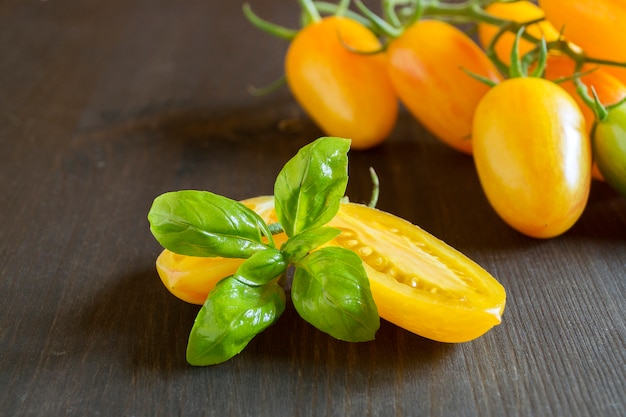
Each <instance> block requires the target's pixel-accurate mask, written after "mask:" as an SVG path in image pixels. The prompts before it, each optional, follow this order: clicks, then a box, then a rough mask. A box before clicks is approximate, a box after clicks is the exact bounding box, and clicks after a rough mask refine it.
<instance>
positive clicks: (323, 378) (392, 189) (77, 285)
mask: <svg viewBox="0 0 626 417" xmlns="http://www.w3.org/2000/svg"><path fill="white" fill-rule="evenodd" d="M252 5H253V7H254V9H255V10H256V11H257V12H258V13H259V14H261V15H262V16H264V17H266V18H268V19H271V20H274V21H276V22H279V23H283V24H285V25H290V26H295V25H296V22H297V5H296V2H295V1H291V2H284V1H282V2H281V1H277V0H255V1H254V2H253V3H252ZM285 48H286V44H285V43H284V42H283V41H281V40H277V39H272V38H270V37H269V36H266V35H264V34H261V33H260V32H258V31H257V30H256V29H254V28H252V27H251V26H250V25H249V24H248V23H247V22H246V21H245V20H244V18H243V15H242V13H241V4H240V3H239V2H237V1H215V0H214V1H200V0H182V1H164V0H123V1H122V0H108V1H104V0H84V1H80V2H71V1H62V0H47V1H37V0H3V1H2V2H0V51H1V55H0V145H1V147H0V149H1V150H0V213H1V217H0V238H1V240H0V308H1V314H0V387H2V388H1V389H0V415H1V416H44V415H45V416H63V415H68V416H178V415H180V416H191V415H205V416H216V417H226V416H272V417H275V416H327V415H328V416H369V415H371V416H480V417H485V416H568V417H572V416H589V417H598V416H624V415H625V414H626V411H625V410H626V409H625V407H626V399H625V395H626V394H625V393H626V376H625V359H626V348H625V340H626V324H625V313H624V307H625V305H624V296H625V293H626V199H624V198H622V197H620V196H618V195H617V194H616V193H615V192H613V191H612V190H610V189H609V188H608V187H607V186H606V184H603V183H594V184H593V188H592V192H591V197H590V200H589V204H588V207H587V209H586V211H585V213H584V215H583V216H582V218H581V219H580V221H579V222H578V223H577V224H576V225H575V227H574V228H573V229H571V230H570V231H569V232H568V233H566V234H565V235H563V236H561V237H559V238H555V239H551V240H546V241H543V240H534V239H530V238H527V237H524V236H522V235H520V234H518V233H516V232H515V231H513V230H511V229H510V228H508V227H507V226H506V225H505V224H504V223H502V221H501V220H500V219H499V218H498V217H497V216H496V215H495V214H494V212H493V210H492V209H491V208H490V206H489V205H488V203H487V201H486V199H485V197H484V195H483V194H482V191H481V189H480V185H479V182H478V179H477V176H476V173H475V170H474V166H473V162H472V160H471V158H470V157H467V156H465V155H461V154H459V153H456V152H454V151H452V150H450V149H448V148H446V147H445V146H444V145H442V144H441V143H440V142H438V141H436V140H435V139H433V138H432V137H431V136H430V135H428V134H427V133H426V132H425V131H424V130H423V129H422V128H421V127H420V125H419V124H418V123H417V122H415V121H414V120H412V119H411V118H410V117H408V116H407V115H405V114H403V115H402V117H401V118H400V121H399V123H398V125H397V128H396V129H395V130H394V132H393V134H392V137H391V138H390V139H389V140H388V141H387V142H385V143H384V144H383V145H382V146H380V147H378V148H376V149H373V150H370V151H365V152H351V153H350V175H351V178H350V184H349V186H348V194H349V195H350V197H351V198H352V200H356V201H367V200H368V199H369V190H370V180H369V174H368V171H367V170H368V168H369V167H370V166H373V167H374V168H375V169H376V170H377V172H378V174H379V176H380V181H381V196H380V201H379V207H380V208H381V209H384V210H386V211H389V212H392V213H394V214H396V215H398V216H401V217H404V218H406V219H407V220H410V221H411V222H413V223H416V224H419V225H420V226H421V227H423V228H424V229H426V230H428V231H429V232H431V233H432V234H434V235H435V236H438V237H439V238H441V239H443V240H445V241H446V242H448V243H449V244H451V245H452V246H454V247H456V248H457V249H459V250H461V251H462V252H464V253H466V254H467V255H468V256H470V257H471V258H473V259H475V260H476V261H477V262H479V263H480V264H481V265H483V266H484V267H485V268H486V269H487V270H488V271H490V272H491V273H492V274H493V275H494V276H496V277H497V278H498V279H499V280H500V282H502V284H503V285H504V286H505V287H506V289H507V292H508V300H507V301H508V303H507V309H506V311H505V314H504V320H503V323H502V325H500V326H499V327H497V328H495V329H493V330H492V331H491V332H489V333H487V334H486V335H485V336H483V337H481V338H479V339H478V340H475V341H472V342H469V343H464V344H459V345H448V344H442V343H436V342H432V341H429V340H426V339H423V338H421V337H418V336H416V335H413V334H411V333H409V332H406V331H404V330H402V329H400V328H397V327H395V326H393V325H391V324H389V323H386V322H383V323H382V325H381V329H380V331H379V332H378V334H377V338H376V340H375V341H373V342H369V343H363V344H349V343H344V342H339V341H336V340H334V339H331V338H330V337H329V336H326V335H325V334H322V333H320V332H318V331H316V330H315V329H313V328H312V327H311V326H309V325H308V324H306V323H304V322H303V321H302V320H300V319H299V317H298V316H297V314H296V313H295V311H294V310H293V308H292V307H288V308H287V310H286V312H285V314H284V316H283V317H282V318H281V319H280V320H279V321H278V323H277V324H275V325H274V326H273V327H271V328H270V329H268V330H267V331H266V332H264V333H262V334H261V335H259V336H258V337H256V338H255V339H254V340H253V341H252V342H251V343H250V345H249V346H248V347H247V348H246V349H245V350H244V352H243V353H241V354H240V355H238V356H237V357H235V358H234V359H232V360H231V361H229V362H226V363H224V364H222V365H218V366H214V367H206V368H192V367H190V366H188V365H187V364H186V362H185V357H184V351H185V346H186V342H187V336H188V333H189V329H190V327H191V325H192V322H193V319H194V317H195V314H196V312H197V310H198V307H197V306H193V305H189V304H186V303H184V302H182V301H179V300H178V299H176V298H175V297H173V296H172V295H170V294H169V293H168V292H167V291H166V290H165V289H164V287H163V286H162V285H161V283H160V280H159V278H158V276H157V273H156V271H155V267H154V260H155V258H156V256H157V255H158V253H159V251H160V247H159V245H158V244H157V243H156V242H155V241H154V239H153V238H152V236H151V234H150V232H149V230H148V223H147V220H146V214H147V211H148V209H149V207H150V204H151V202H152V200H153V198H154V197H156V196H157V195H158V194H160V193H162V192H165V191H171V190H178V189H185V188H196V189H207V190H211V191H213V192H216V193H219V194H223V195H226V196H228V197H231V198H235V199H242V198H247V197H251V196H255V195H260V194H270V193H271V192H272V186H273V181H274V178H275V176H276V174H277V172H278V170H279V169H280V167H281V166H282V165H283V164H284V163H285V162H286V161H287V160H288V159H289V158H290V157H291V156H292V155H293V154H294V153H295V152H296V151H297V150H298V149H299V148H300V147H301V146H303V145H304V144H306V143H307V142H308V141H310V140H312V139H315V138H317V137H318V136H321V135H322V134H321V132H320V131H319V130H318V129H317V128H316V127H315V126H314V125H313V124H312V123H311V122H310V121H309V120H308V119H307V117H306V116H305V115H304V114H303V112H302V111H301V110H300V109H299V107H298V106H297V105H296V104H295V102H294V101H293V99H292V98H291V96H290V95H289V92H288V91H287V90H285V89H283V90H280V91H279V92H278V93H276V94H274V95H271V96H268V97H262V98H258V97H253V96H251V95H250V94H249V93H248V92H247V91H246V86H247V85H248V84H254V85H257V86H261V85H264V84H268V83H269V82H271V81H272V80H273V79H275V78H276V77H278V76H280V74H281V71H282V70H281V60H282V56H283V54H284V51H285Z"/></svg>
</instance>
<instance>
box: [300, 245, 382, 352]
mask: <svg viewBox="0 0 626 417" xmlns="http://www.w3.org/2000/svg"><path fill="white" fill-rule="evenodd" d="M291 298H292V301H293V305H294V307H295V308H296V310H297V311H298V313H299V314H300V316H301V317H302V318H303V319H304V320H306V321H308V322H309V323H311V324H312V325H313V326H315V327H317V328H318V329H319V330H321V331H323V332H326V333H328V334H330V335H331V336H333V337H335V338H336V339H340V340H345V341H349V342H363V341H367V340H373V339H374V335H375V333H376V331H377V330H378V328H379V326H380V318H379V316H378V309H377V308H376V304H375V303H374V299H373V298H372V294H371V292H370V286H369V281H368V278H367V275H366V273H365V269H364V268H363V264H362V262H361V259H360V258H359V257H358V255H356V254H355V253H354V252H352V251H350V250H348V249H344V248H339V247H333V246H329V247H325V248H322V249H320V250H317V251H315V252H312V253H310V254H309V255H307V256H306V257H305V258H304V259H303V260H302V261H301V262H299V263H297V264H296V270H295V273H294V277H293V283H292V287H291Z"/></svg>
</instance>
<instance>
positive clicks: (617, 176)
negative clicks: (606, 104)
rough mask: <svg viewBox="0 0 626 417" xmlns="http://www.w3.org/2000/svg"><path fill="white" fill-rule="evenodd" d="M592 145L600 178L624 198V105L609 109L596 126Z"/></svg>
mask: <svg viewBox="0 0 626 417" xmlns="http://www.w3.org/2000/svg"><path fill="white" fill-rule="evenodd" d="M592 143H593V151H594V155H595V158H596V161H597V164H598V167H599V168H600V172H602V176H603V177H604V178H605V179H606V182H608V183H609V184H610V185H611V186H612V187H613V188H615V190H617V191H618V192H619V193H620V194H621V195H623V196H624V197H626V103H622V104H620V105H619V106H617V107H614V108H612V109H610V110H609V114H608V116H607V118H606V119H604V120H602V121H599V122H598V123H597V124H596V126H595V129H594V132H593V141H592Z"/></svg>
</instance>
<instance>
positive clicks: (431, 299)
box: [162, 197, 506, 343]
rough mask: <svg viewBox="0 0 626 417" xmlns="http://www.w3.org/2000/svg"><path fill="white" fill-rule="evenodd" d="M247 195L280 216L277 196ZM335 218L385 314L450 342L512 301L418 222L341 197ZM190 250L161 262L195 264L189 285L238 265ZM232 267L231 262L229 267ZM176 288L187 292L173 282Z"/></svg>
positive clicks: (487, 324)
mask: <svg viewBox="0 0 626 417" xmlns="http://www.w3.org/2000/svg"><path fill="white" fill-rule="evenodd" d="M243 203H244V204H246V205H247V206H248V207H250V208H252V209H253V210H255V211H257V212H258V213H259V214H260V215H261V217H263V218H264V219H265V220H266V221H268V220H270V221H271V219H272V218H274V219H275V213H274V211H273V198H272V197H255V198H252V199H249V200H245V201H244V202H243ZM329 226H332V227H336V228H338V229H340V230H341V232H342V233H341V234H340V235H339V236H338V237H337V238H335V239H334V240H332V241H331V242H329V243H328V245H332V246H341V247H344V248H347V249H350V250H352V251H354V252H355V253H356V254H358V255H359V257H360V258H361V259H362V260H363V265H364V267H365V270H366V272H367V275H368V278H369V281H370V288H371V291H372V296H373V298H374V301H375V303H376V305H377V307H378V311H379V314H380V316H381V317H382V318H383V319H385V320H387V321H389V322H391V323H394V324H395V325H397V326H400V327H402V328H404V329H406V330H409V331H411V332H413V333H416V334H418V335H420V336H423V337H426V338H429V339H433V340H437V341H441V342H448V343H457V342H465V341H469V340H472V339H475V338H477V337H479V336H481V335H482V334H484V333H485V332H487V331H488V330H489V329H491V328H492V327H493V326H495V325H497V324H499V323H500V321H501V317H502V313H503V311H504V306H505V301H506V293H505V290H504V287H502V285H501V284H500V283H499V282H498V281H497V280H496V279H495V278H494V277H493V276H491V275H490V274H489V273H488V272H487V271H486V270H485V269H483V268H482V267H480V266H479V265H478V264H477V263H475V262H474V261H472V260H471V259H469V258H468V257H467V256H465V255H463V254H462V253H461V252H459V251H457V250H455V249H454V248H452V247H451V246H449V245H448V244H446V243H445V242H443V241H441V240H439V239H437V238H435V237H434V236H432V235H430V234H429V233H428V232H426V231H424V230H423V229H421V228H419V227H418V226H415V225H413V224H411V223H409V222H407V221H406V220H403V219H401V218H399V217H396V216H394V215H392V214H389V213H386V212H384V211H381V210H377V209H374V208H370V207H367V206H364V205H361V204H354V203H346V204H342V205H341V208H340V209H339V212H338V214H337V215H336V216H335V218H334V219H333V220H332V221H331V222H330V223H329ZM275 240H277V244H279V243H278V242H280V241H284V236H281V235H276V236H275ZM183 258H184V257H183ZM183 258H181V257H180V255H176V257H166V258H164V259H166V260H168V261H169V260H171V261H172V262H173V263H172V264H170V265H168V268H162V271H163V272H164V273H165V275H167V272H168V271H174V270H175V271H179V272H180V271H181V270H183V269H185V268H186V265H192V266H193V271H190V272H192V273H190V275H189V283H190V285H188V286H186V287H180V288H188V287H189V286H194V285H197V286H199V282H198V281H197V280H195V279H194V280H192V279H191V276H192V275H193V276H194V277H195V278H199V277H201V276H203V277H204V279H205V280H206V281H207V282H208V281H212V282H217V281H219V280H220V279H222V278H223V277H225V276H227V275H230V274H232V273H233V272H234V271H235V270H236V266H235V265H234V264H229V265H228V266H226V267H224V268H223V269H222V270H219V273H220V274H223V275H220V276H216V274H217V273H218V270H217V269H215V268H214V267H213V265H214V263H215V262H219V260H217V259H216V258H205V259H206V261H205V262H206V265H207V268H206V271H205V272H204V273H203V272H202V271H201V269H200V268H196V267H197V266H199V264H196V263H191V264H185V262H184V261H183ZM230 261H232V260H230ZM228 267H231V268H232V269H231V270H230V271H228V272H227V271H226V270H227V269H228ZM179 276H180V275H179ZM179 281H180V280H179ZM164 282H169V281H168V280H167V279H164ZM166 285H167V284H166ZM170 291H172V292H173V293H174V294H175V295H178V296H179V297H180V298H183V297H182V296H181V295H180V294H178V292H177V291H175V290H173V289H172V288H170ZM206 294H208V291H207V293H206ZM206 294H205V297H206ZM202 301H204V300H202Z"/></svg>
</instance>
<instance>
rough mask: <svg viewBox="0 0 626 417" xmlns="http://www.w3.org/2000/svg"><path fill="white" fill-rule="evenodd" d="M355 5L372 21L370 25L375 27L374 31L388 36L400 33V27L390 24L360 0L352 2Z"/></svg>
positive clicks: (394, 36) (395, 36)
mask: <svg viewBox="0 0 626 417" xmlns="http://www.w3.org/2000/svg"><path fill="white" fill-rule="evenodd" d="M354 3H355V4H356V7H357V8H358V9H359V11H360V12H361V13H363V15H364V16H365V17H366V18H367V19H369V21H370V22H372V25H374V27H375V28H376V31H377V32H379V33H382V34H384V35H385V36H387V37H390V38H397V37H399V36H400V35H401V34H402V29H401V28H397V27H395V26H392V25H391V24H390V23H388V22H387V21H385V19H383V18H381V17H380V16H378V15H377V14H376V13H374V12H373V11H371V10H370V9H368V8H367V6H366V5H365V4H363V2H362V1H361V0H356V1H355V2H354Z"/></svg>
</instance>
